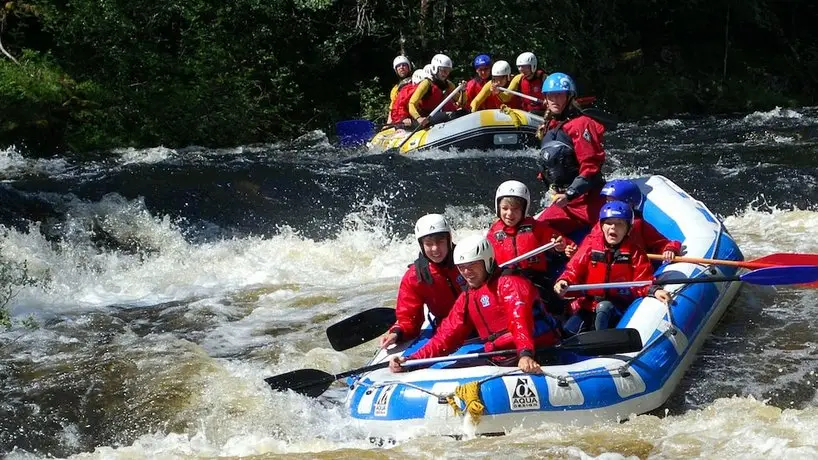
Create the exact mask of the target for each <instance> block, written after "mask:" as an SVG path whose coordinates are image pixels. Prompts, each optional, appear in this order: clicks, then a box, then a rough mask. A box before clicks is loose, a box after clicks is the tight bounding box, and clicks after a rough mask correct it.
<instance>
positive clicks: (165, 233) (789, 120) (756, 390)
mask: <svg viewBox="0 0 818 460" xmlns="http://www.w3.org/2000/svg"><path fill="white" fill-rule="evenodd" d="M606 147H607V150H608V161H607V163H606V166H605V173H606V175H607V177H609V178H612V177H637V176H642V175H647V174H661V175H664V176H666V177H668V178H670V179H671V180H673V181H674V182H676V183H677V184H678V185H679V186H681V187H682V188H684V189H685V190H687V191H688V192H689V193H690V194H692V195H693V196H694V197H696V198H697V199H699V200H701V201H703V202H704V203H705V204H706V205H707V206H708V207H710V209H711V210H713V211H714V212H715V213H717V214H718V215H720V216H721V217H722V218H723V220H724V222H725V225H726V226H727V228H728V230H729V231H730V233H731V234H732V235H733V236H734V237H735V239H736V240H737V241H738V243H739V245H740V247H741V248H742V251H743V252H744V254H745V256H746V257H747V258H748V259H750V258H755V257H760V256H763V255H766V254H770V253H773V252H818V212H816V208H815V204H816V203H818V188H817V186H818V155H816V153H818V108H800V109H775V110H771V111H768V112H758V113H753V114H743V115H735V116H729V117H718V118H704V119H702V118H680V119H669V120H660V121H656V120H642V121H638V122H632V123H625V124H623V125H621V126H620V128H619V129H617V130H616V131H613V132H611V133H608V135H607V138H606ZM534 155H535V152H534V151H524V152H509V151H501V150H498V151H489V152H477V151H466V152H444V151H431V152H427V153H424V154H422V155H420V156H418V157H416V158H404V157H400V156H384V155H372V154H369V153H367V152H365V151H360V150H359V151H344V150H338V149H336V148H334V147H332V145H331V144H330V143H329V142H328V141H327V138H326V136H325V135H324V134H323V133H321V132H314V133H309V134H307V135H305V136H302V137H301V138H299V139H297V140H296V141H293V142H288V143H282V144H269V145H253V146H243V147H237V148H233V149H222V150H210V149H204V148H199V147H188V148H185V149H178V150H173V149H167V148H162V147H157V148H151V149H142V150H135V149H121V150H116V151H113V152H105V153H100V154H97V155H92V156H88V157H86V158H84V159H82V160H76V159H68V158H64V157H61V156H59V155H55V156H53V157H50V158H46V159H39V160H34V159H29V158H26V157H25V156H23V155H21V154H20V152H19V151H18V150H16V149H9V150H6V151H2V152H0V179H2V182H0V198H2V201H3V204H4V205H3V207H2V209H0V224H2V227H0V230H2V232H0V257H2V258H3V259H4V260H7V261H16V262H18V263H19V262H22V261H25V263H26V267H27V270H28V273H29V274H30V275H31V276H32V277H34V278H35V279H36V280H37V284H36V285H33V286H26V287H22V288H20V289H19V290H17V292H16V296H15V297H14V298H13V299H12V300H11V302H10V304H9V307H10V310H11V313H12V317H13V319H14V322H15V326H14V327H13V328H11V329H10V330H7V331H5V332H3V333H0V396H1V397H2V398H1V399H0V456H2V455H6V456H7V458H10V459H30V458H43V457H71V458H93V459H96V458H100V459H102V458H105V459H108V458H128V459H133V458H203V457H206V458H211V457H217V456H249V455H257V456H259V458H277V457H279V456H281V457H293V458H327V459H330V458H332V459H335V458H363V459H366V458H395V459H402V458H407V457H413V458H442V457H445V458H469V459H472V458H475V457H484V456H489V455H498V454H501V455H504V456H507V457H508V458H587V457H588V456H599V455H602V454H605V458H621V457H638V458H646V457H651V458H691V457H721V458H725V457H743V458H761V457H765V458H766V457H796V458H807V457H812V458H818V396H816V384H818V375H816V371H818V348H816V347H817V346H818V323H816V322H815V320H814V318H816V317H818V306H816V304H815V302H814V297H813V293H812V292H810V291H808V290H804V289H797V288H783V287H782V288H779V289H774V288H767V287H757V286H744V287H743V288H742V289H741V291H740V292H739V295H738V296H737V299H736V301H735V302H734V303H733V305H732V306H731V307H730V309H729V310H728V311H727V313H726V315H725V316H724V318H723V319H722V321H721V323H720V324H719V326H717V328H716V329H715V331H714V332H713V334H712V336H711V337H710V339H709V340H708V341H707V342H706V343H705V345H704V347H703V348H702V350H701V352H700V353H699V355H698V357H697V359H696V360H695V361H694V364H693V366H692V367H691V368H690V370H689V371H688V372H687V374H686V375H685V377H684V379H683V381H682V383H681V385H680V386H679V388H678V390H677V391H676V392H675V394H674V395H673V396H672V397H671V398H670V400H668V402H667V403H666V404H665V405H664V406H663V407H662V408H660V409H659V410H657V411H655V412H653V413H651V414H645V415H640V416H638V417H635V418H634V419H632V420H630V421H628V422H625V423H619V424H617V423H610V424H600V425H596V426H591V427H575V426H570V425H568V426H565V425H544V426H542V427H541V428H540V429H538V430H536V431H530V430H527V431H523V430H514V431H512V432H511V433H510V434H509V435H507V436H503V437H491V438H476V439H464V440H459V441H458V440H454V439H451V438H437V437H422V438H415V439H411V440H409V441H405V442H402V443H399V444H398V445H395V446H390V447H388V448H377V447H375V446H373V445H371V444H370V443H369V442H368V440H367V439H366V437H365V435H364V434H363V433H360V432H357V431H356V429H355V428H353V427H352V426H351V421H350V419H349V418H348V417H347V416H346V415H345V414H344V410H343V406H342V405H340V404H339V403H338V398H339V395H340V390H338V389H336V390H335V391H332V392H330V393H329V396H327V397H322V398H319V399H307V398H304V397H301V396H297V395H294V394H276V393H273V392H271V391H270V390H269V388H268V387H266V385H265V384H264V382H263V379H264V377H267V376H270V375H274V374H278V373H281V372H285V371H289V370H293V369H298V368H304V367H311V368H318V369H322V370H326V371H331V372H341V371H344V370H348V369H352V368H355V367H358V366H360V365H362V364H363V363H364V362H365V361H366V359H367V358H368V357H369V356H370V355H371V353H372V351H373V346H372V344H369V345H363V346H360V347H357V348H354V349H352V350H350V351H348V352H344V353H341V352H335V351H333V350H332V349H331V348H330V346H329V344H328V343H327V340H326V337H325V334H324V331H325V330H326V328H327V327H328V326H329V325H331V324H333V323H335V322H337V321H339V320H341V319H343V318H345V317H347V316H349V315H351V314H353V313H356V312H359V311H363V310H365V309H367V308H372V307H376V306H392V305H394V297H395V294H396V290H397V285H398V281H399V279H400V276H401V275H402V273H403V271H404V270H405V268H406V266H407V264H409V263H410V262H411V261H412V260H413V259H414V257H415V254H416V251H417V246H416V243H415V242H414V241H413V238H412V237H411V236H410V233H411V228H412V225H413V223H414V221H415V219H417V218H418V217H420V216H421V215H423V214H425V213H428V212H443V213H445V215H446V216H447V218H448V219H449V220H450V222H451V223H452V224H453V226H454V228H455V229H456V234H455V238H458V237H461V238H462V237H463V236H467V235H471V234H476V233H478V232H480V231H482V230H484V229H485V228H487V227H488V225H489V224H490V223H491V221H492V212H493V209H492V208H493V204H492V198H493V196H494V190H495V188H496V186H497V185H498V184H499V183H501V182H502V181H504V180H508V179H519V180H523V181H524V182H526V183H528V185H529V187H530V188H531V189H532V194H533V195H534V196H536V197H537V199H539V200H540V204H541V205H542V204H544V203H545V201H543V200H544V199H545V190H544V188H543V186H542V184H540V183H537V182H536V181H535V176H536V167H537V161H536V159H535V156H534ZM540 207H541V206H540ZM26 318H33V319H34V321H36V323H37V324H38V327H36V328H33V329H32V328H27V327H25V326H23V325H21V322H22V321H23V320H25V319H26Z"/></svg>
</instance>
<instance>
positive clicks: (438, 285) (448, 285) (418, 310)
mask: <svg viewBox="0 0 818 460" xmlns="http://www.w3.org/2000/svg"><path fill="white" fill-rule="evenodd" d="M424 266H426V267H428V272H426V273H424V272H425V271H426V270H425V269H424V268H423V267H424ZM463 282H464V281H463V278H462V277H461V276H460V272H458V271H457V267H455V266H454V265H451V266H446V265H440V264H436V263H434V262H431V261H429V260H428V259H426V258H425V257H424V256H422V255H421V256H419V257H418V260H416V261H415V263H414V264H412V265H410V266H409V268H408V269H407V270H406V273H404V275H403V279H401V281H400V287H399V288H398V300H397V303H396V304H395V315H396V316H397V321H396V322H395V325H394V326H392V327H391V328H389V332H397V333H398V339H399V340H400V341H405V340H411V339H414V338H416V337H417V336H418V335H420V328H421V327H422V326H423V320H424V317H423V305H424V304H425V305H426V306H427V307H429V312H430V313H431V314H432V315H434V317H435V321H436V322H437V323H438V324H440V322H441V321H443V318H445V317H446V315H448V314H449V311H450V310H451V309H452V305H454V302H455V300H457V297H458V296H459V295H460V292H461V291H462V290H463V289H462V288H461V285H460V283H463Z"/></svg>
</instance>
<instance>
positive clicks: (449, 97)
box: [384, 82, 466, 154]
mask: <svg viewBox="0 0 818 460" xmlns="http://www.w3.org/2000/svg"><path fill="white" fill-rule="evenodd" d="M465 86H466V83H465V82H463V83H460V84H459V85H457V88H455V89H454V90H453V91H452V92H451V94H449V95H448V96H446V99H443V102H441V103H440V104H438V106H437V107H435V109H434V110H432V113H430V114H429V116H427V117H426V118H429V119H431V118H432V117H434V116H435V115H437V113H438V112H440V111H441V110H443V106H444V105H446V104H447V103H449V101H451V100H452V99H454V97H455V96H456V95H457V94H458V93H459V92H460V91H462V90H463V88H464V87H465ZM429 121H430V122H431V120H429ZM429 126H431V123H430V124H428V125H426V126H425V127H427V128H428V127H429ZM423 127H424V126H422V125H420V124H418V125H417V127H416V128H415V129H413V130H412V132H411V133H409V135H408V136H406V137H405V138H404V139H403V140H402V141H401V143H400V144H398V146H397V147H393V148H391V149H387V150H386V151H385V152H384V153H389V154H392V153H398V152H400V148H401V147H403V144H405V143H407V142H408V141H409V139H411V138H412V136H414V135H415V133H416V132H418V130H420V128H423Z"/></svg>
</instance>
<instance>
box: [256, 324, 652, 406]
mask: <svg viewBox="0 0 818 460" xmlns="http://www.w3.org/2000/svg"><path fill="white" fill-rule="evenodd" d="M641 349H642V338H641V337H640V335H639V331H637V330H636V329H605V330H601V331H590V332H585V333H582V334H577V335H575V336H573V337H570V338H568V339H566V340H564V341H563V342H562V343H560V344H559V345H556V346H554V347H549V348H543V349H538V350H537V352H538V353H542V352H553V351H571V352H574V353H577V354H582V355H590V356H595V355H613V354H618V353H632V352H637V351H640V350H641ZM516 354H517V350H498V351H490V352H484V353H468V354H464V355H455V356H442V357H439V358H428V359H413V360H409V361H406V362H405V363H402V364H401V366H403V367H418V366H426V365H429V364H435V363H440V362H454V361H465V360H472V359H487V358H493V357H496V356H515V355H516ZM387 367H389V362H388V361H384V362H381V363H378V364H372V365H369V366H364V367H361V368H358V369H353V370H351V371H346V372H342V373H340V374H329V373H327V372H324V371H319V370H317V369H299V370H295V371H291V372H287V373H284V374H279V375H275V376H272V377H267V378H265V379H264V381H265V382H267V384H268V385H270V388H272V389H273V390H274V391H285V390H293V391H295V392H296V393H300V394H302V395H306V396H309V397H311V398H315V397H317V396H319V395H320V394H321V393H323V392H324V391H326V390H327V388H329V386H330V385H331V384H332V382H334V381H336V380H340V379H343V378H345V377H350V376H353V375H360V374H364V373H366V372H372V371H374V370H378V369H385V368H387Z"/></svg>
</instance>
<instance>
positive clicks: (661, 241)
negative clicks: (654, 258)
mask: <svg viewBox="0 0 818 460" xmlns="http://www.w3.org/2000/svg"><path fill="white" fill-rule="evenodd" d="M642 241H644V242H645V248H646V249H647V251H648V252H650V253H651V254H661V253H663V252H665V251H671V252H673V253H674V254H676V255H679V254H680V253H681V252H682V243H681V242H680V241H674V240H669V239H667V238H665V236H664V235H662V234H661V233H659V230H656V227H654V226H653V225H651V224H650V223H649V222H648V221H646V220H644V219H642Z"/></svg>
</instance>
